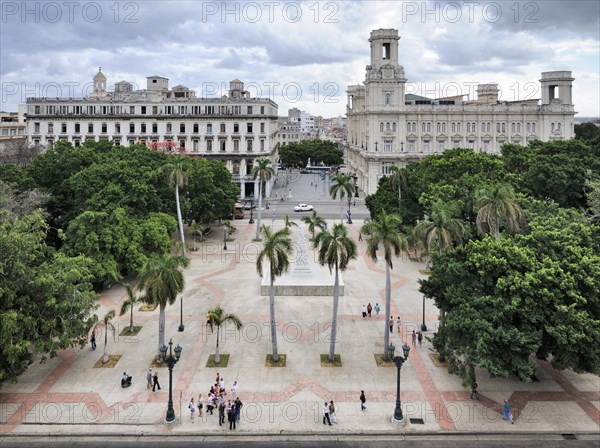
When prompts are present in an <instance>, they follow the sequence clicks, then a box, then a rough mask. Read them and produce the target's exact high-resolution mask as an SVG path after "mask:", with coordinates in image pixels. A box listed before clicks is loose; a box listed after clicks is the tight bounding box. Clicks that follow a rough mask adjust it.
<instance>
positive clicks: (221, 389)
mask: <svg viewBox="0 0 600 448" xmlns="http://www.w3.org/2000/svg"><path fill="white" fill-rule="evenodd" d="M219 393H221V394H223V395H227V392H226V391H225V379H224V378H221V381H219Z"/></svg>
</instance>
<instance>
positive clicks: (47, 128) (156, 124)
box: [25, 70, 278, 197]
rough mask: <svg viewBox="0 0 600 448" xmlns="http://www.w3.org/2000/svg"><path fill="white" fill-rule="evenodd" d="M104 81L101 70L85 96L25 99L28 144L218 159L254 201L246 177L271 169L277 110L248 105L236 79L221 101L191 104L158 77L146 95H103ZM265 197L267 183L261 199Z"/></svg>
mask: <svg viewBox="0 0 600 448" xmlns="http://www.w3.org/2000/svg"><path fill="white" fill-rule="evenodd" d="M106 81H107V79H106V76H105V75H104V74H103V73H102V71H101V70H100V71H98V73H97V74H96V75H95V76H94V78H93V83H94V84H93V91H92V93H91V94H90V95H89V96H87V97H84V98H78V99H73V98H27V102H26V105H25V106H26V117H27V137H28V140H29V142H31V143H33V144H39V145H43V146H44V147H49V146H51V145H52V144H53V143H54V142H56V141H58V140H66V141H69V142H71V143H72V144H73V145H74V146H79V145H81V144H82V143H83V142H85V141H87V140H93V141H99V140H100V139H108V140H110V141H113V142H114V143H115V145H122V146H126V147H127V146H129V145H132V144H136V143H141V144H146V145H148V146H150V147H156V148H157V149H163V150H164V149H165V148H167V149H173V147H174V148H175V150H179V151H180V152H181V153H183V154H185V155H189V156H196V157H203V158H209V159H218V160H222V161H223V163H225V165H226V166H227V168H228V169H229V171H230V172H231V173H232V174H233V177H234V179H235V180H236V181H237V182H239V183H240V187H241V197H246V196H249V195H253V194H256V195H257V194H258V184H256V183H255V182H254V181H253V180H252V179H251V176H250V174H251V171H252V167H253V165H254V162H255V160H256V159H258V158H268V159H270V160H271V161H272V162H273V165H274V166H275V165H276V162H277V158H278V157H277V138H276V134H277V104H276V103H274V102H273V101H272V100H270V99H267V98H251V97H250V93H249V92H247V91H245V90H244V83H243V82H241V81H240V80H238V79H235V80H233V81H231V82H230V84H229V92H228V94H227V95H223V96H222V97H221V98H196V95H195V92H194V91H192V90H190V89H188V88H187V87H185V86H181V85H178V86H175V87H173V89H169V80H168V79H167V78H164V77H161V76H149V77H148V78H147V87H146V89H144V90H133V86H132V84H130V83H128V82H126V81H121V82H117V83H115V89H114V91H113V92H108V91H107V90H106ZM270 191H271V184H270V183H269V184H268V185H267V186H266V189H265V194H266V195H267V196H269V194H270Z"/></svg>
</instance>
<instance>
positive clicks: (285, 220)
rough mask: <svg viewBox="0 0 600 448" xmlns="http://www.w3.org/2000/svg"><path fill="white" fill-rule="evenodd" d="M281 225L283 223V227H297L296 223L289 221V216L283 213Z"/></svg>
mask: <svg viewBox="0 0 600 448" xmlns="http://www.w3.org/2000/svg"><path fill="white" fill-rule="evenodd" d="M313 211H314V210H313ZM283 225H284V227H287V228H288V229H291V228H292V227H298V224H296V223H295V222H294V221H290V217H289V216H288V215H285V219H284V220H283Z"/></svg>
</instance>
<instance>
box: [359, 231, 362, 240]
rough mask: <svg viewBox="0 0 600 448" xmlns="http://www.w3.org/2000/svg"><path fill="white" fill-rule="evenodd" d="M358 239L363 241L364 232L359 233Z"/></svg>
mask: <svg viewBox="0 0 600 448" xmlns="http://www.w3.org/2000/svg"><path fill="white" fill-rule="evenodd" d="M358 241H362V233H359V234H358Z"/></svg>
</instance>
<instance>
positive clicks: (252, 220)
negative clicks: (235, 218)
mask: <svg viewBox="0 0 600 448" xmlns="http://www.w3.org/2000/svg"><path fill="white" fill-rule="evenodd" d="M253 211H254V199H250V221H248V224H254V217H253V216H252V212H253Z"/></svg>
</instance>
